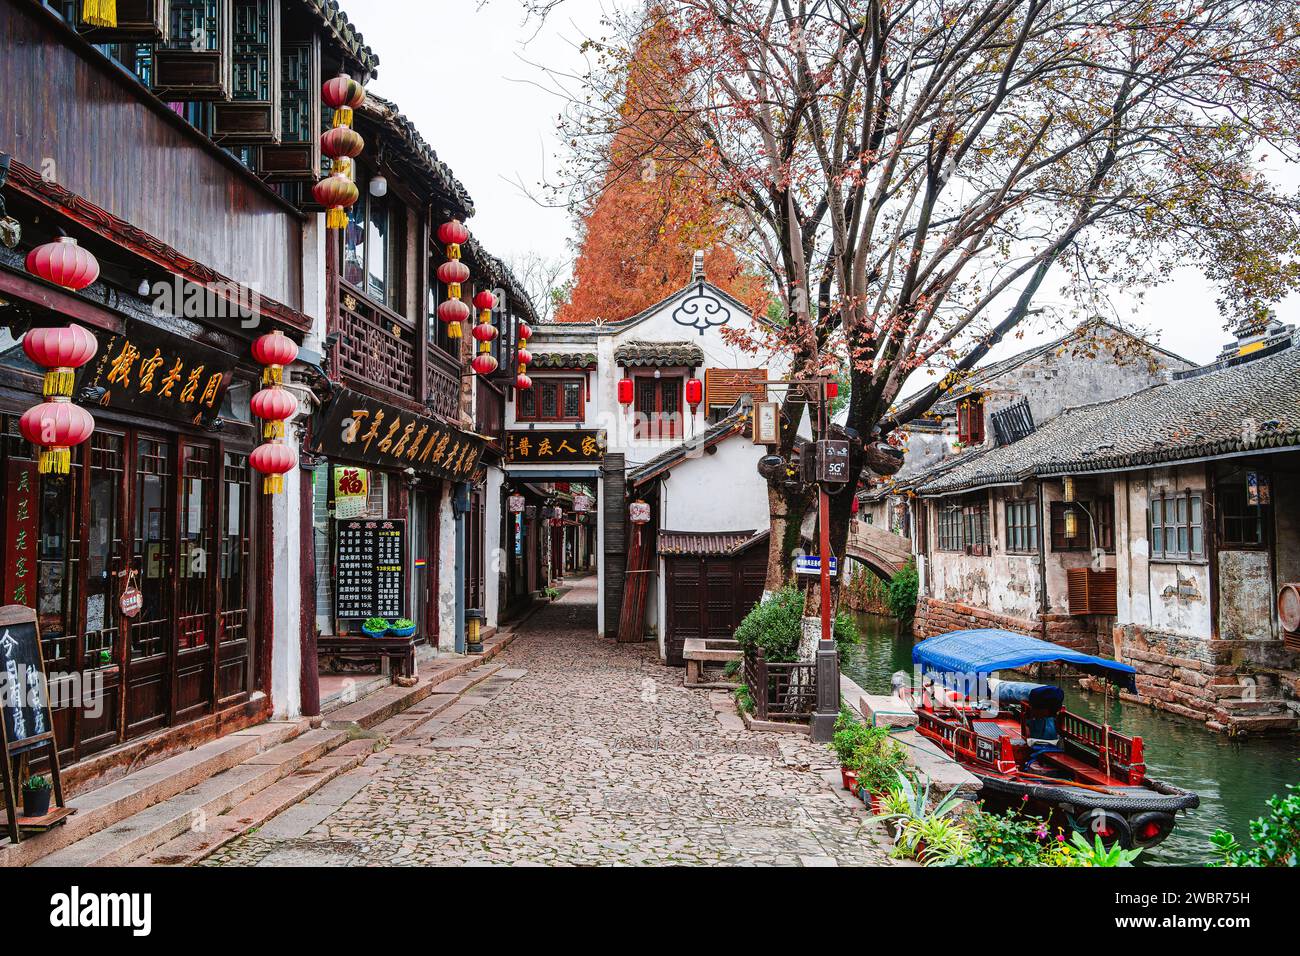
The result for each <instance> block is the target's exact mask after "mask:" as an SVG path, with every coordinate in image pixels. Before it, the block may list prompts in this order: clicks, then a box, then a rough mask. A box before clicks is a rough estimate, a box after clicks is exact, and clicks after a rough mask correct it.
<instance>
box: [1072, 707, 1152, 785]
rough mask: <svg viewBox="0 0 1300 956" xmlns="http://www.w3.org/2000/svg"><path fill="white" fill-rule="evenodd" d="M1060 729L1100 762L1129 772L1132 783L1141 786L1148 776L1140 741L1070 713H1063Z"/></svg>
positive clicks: (1139, 738)
mask: <svg viewBox="0 0 1300 956" xmlns="http://www.w3.org/2000/svg"><path fill="white" fill-rule="evenodd" d="M1057 729H1058V730H1059V732H1060V734H1061V736H1062V737H1063V738H1064V739H1065V740H1068V741H1073V742H1074V743H1076V744H1079V745H1081V746H1083V747H1086V748H1088V749H1089V750H1091V751H1092V752H1093V753H1095V754H1096V755H1097V758H1098V759H1099V760H1101V761H1103V762H1105V763H1108V764H1109V765H1110V766H1112V767H1115V768H1117V769H1119V768H1122V769H1124V770H1126V771H1128V775H1129V781H1130V782H1131V783H1135V784H1136V783H1141V782H1142V778H1143V777H1144V776H1145V775H1146V765H1145V763H1144V762H1143V755H1142V738H1141V737H1130V736H1128V735H1127V734H1122V733H1120V732H1119V731H1118V730H1115V729H1113V728H1112V727H1110V726H1108V725H1103V724H1098V723H1094V722H1093V721H1091V720H1088V719H1087V718H1084V717H1080V716H1079V715H1078V714H1072V713H1070V712H1069V711H1068V710H1066V711H1062V712H1061V716H1060V718H1059V720H1058V721H1057ZM1107 754H1109V760H1107Z"/></svg>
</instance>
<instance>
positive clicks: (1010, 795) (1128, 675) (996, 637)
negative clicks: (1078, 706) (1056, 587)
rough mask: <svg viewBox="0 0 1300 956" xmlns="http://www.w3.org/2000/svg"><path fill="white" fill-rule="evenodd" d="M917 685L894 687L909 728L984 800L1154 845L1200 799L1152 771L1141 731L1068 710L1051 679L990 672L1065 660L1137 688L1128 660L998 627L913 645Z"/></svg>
mask: <svg viewBox="0 0 1300 956" xmlns="http://www.w3.org/2000/svg"><path fill="white" fill-rule="evenodd" d="M912 660H913V661H914V662H915V663H916V664H918V665H920V673H921V687H920V688H919V689H915V690H913V689H908V688H902V689H901V690H903V691H904V693H905V696H908V695H910V697H911V699H910V700H909V701H908V702H909V703H910V704H912V706H913V707H914V708H915V710H916V713H917V719H918V723H917V728H916V729H917V732H918V733H920V734H921V735H922V736H924V737H927V738H928V739H930V740H932V741H934V742H935V743H936V744H938V745H939V746H940V747H941V748H943V750H944V751H945V752H946V753H947V754H948V755H949V756H951V757H952V758H953V759H954V760H956V761H957V762H958V763H960V764H961V765H962V766H963V767H965V768H966V769H968V770H969V771H970V772H971V773H973V774H974V775H975V776H976V777H978V778H979V779H980V781H981V782H982V783H983V789H982V791H981V799H983V800H984V801H985V802H986V803H987V804H990V805H993V806H995V807H998V806H1014V807H1018V808H1024V809H1026V810H1028V811H1029V812H1036V813H1039V814H1042V815H1045V816H1048V817H1050V818H1051V819H1052V820H1053V822H1054V823H1058V824H1060V825H1068V826H1069V827H1071V828H1073V829H1075V830H1079V831H1081V832H1085V833H1095V834H1097V835H1099V836H1100V837H1101V838H1102V840H1103V841H1104V842H1105V843H1107V844H1112V843H1115V842H1118V843H1119V844H1120V845H1121V846H1124V847H1125V848H1130V847H1134V846H1139V847H1151V846H1155V845H1156V844H1157V843H1160V842H1161V841H1162V840H1164V839H1165V838H1166V837H1167V836H1169V834H1170V833H1171V832H1172V831H1173V828H1174V822H1175V818H1176V814H1177V813H1178V811H1179V810H1189V809H1193V808H1195V807H1197V806H1199V805H1200V797H1198V796H1197V795H1196V794H1195V793H1192V792H1190V791H1187V790H1182V789H1180V788H1178V787H1175V786H1172V785H1171V784H1167V783H1162V782H1160V781H1158V780H1154V779H1152V778H1151V777H1148V776H1147V774H1146V764H1145V761H1144V759H1143V750H1144V745H1143V742H1142V738H1141V737H1130V736H1127V735H1125V734H1121V733H1119V732H1118V731H1116V730H1115V729H1113V728H1112V727H1110V726H1109V725H1103V724H1097V723H1094V722H1093V721H1090V720H1086V719H1085V718H1083V717H1080V716H1078V715H1077V714H1072V713H1070V712H1069V711H1068V710H1066V709H1065V708H1064V706H1063V705H1064V700H1065V692H1064V691H1062V690H1061V688H1059V687H1056V686H1053V685H1051V684H1037V683H1027V682H1017V681H1003V680H999V679H998V678H996V677H993V676H992V675H993V674H995V673H998V672H1001V671H1006V670H1012V669H1016V668H1022V667H1026V666H1028V665H1031V664H1040V663H1055V664H1065V665H1068V666H1070V667H1071V668H1074V669H1076V670H1079V671H1082V672H1083V673H1086V674H1091V675H1093V676H1096V677H1101V678H1104V679H1105V680H1107V681H1110V682H1111V683H1118V684H1120V685H1121V686H1124V687H1127V688H1128V689H1130V690H1131V689H1133V685H1134V679H1135V676H1136V671H1135V670H1134V669H1133V668H1132V667H1130V666H1128V665H1127V664H1121V663H1119V662H1117V661H1112V660H1107V659H1105V658H1101V657H1093V656H1092V655H1089V654H1082V653H1079V652H1078V651H1073V650H1070V649H1068V648H1064V647H1060V646H1058V645H1056V644H1051V643H1048V642H1047V641H1041V640H1038V639H1037V638H1033V637H1027V636H1025V635H1023V634H1016V633H1014V632H1012V631H1002V630H993V629H987V630H973V631H953V632H951V633H949V634H943V635H940V636H939V637H933V638H930V639H929V640H926V641H922V642H921V643H920V644H917V645H916V647H914V648H913V649H912Z"/></svg>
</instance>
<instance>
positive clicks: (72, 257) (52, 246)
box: [27, 236, 99, 292]
mask: <svg viewBox="0 0 1300 956" xmlns="http://www.w3.org/2000/svg"><path fill="white" fill-rule="evenodd" d="M27 271H28V272H30V273H31V274H32V275H34V276H36V277H38V278H41V279H44V280H45V281H46V282H53V283H54V284H55V285H61V286H63V288H65V289H71V290H72V291H73V292H80V291H81V290H82V289H84V288H85V287H86V286H88V285H90V284H91V283H92V282H94V281H95V280H96V279H98V278H99V261H98V260H97V259H96V258H95V257H94V256H93V255H92V254H91V253H90V250H89V249H83V248H81V246H79V245H77V240H76V239H73V238H72V237H71V236H60V237H59V238H58V239H56V240H55V241H54V242H47V243H45V244H44V245H41V246H37V247H36V248H35V249H33V250H32V251H31V252H29V253H27Z"/></svg>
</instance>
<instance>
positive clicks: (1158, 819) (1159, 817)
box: [1128, 811, 1174, 847]
mask: <svg viewBox="0 0 1300 956" xmlns="http://www.w3.org/2000/svg"><path fill="white" fill-rule="evenodd" d="M1128 826H1129V830H1130V831H1131V832H1132V834H1133V841H1134V844H1135V845H1137V846H1140V847H1153V846H1155V845H1156V844H1158V843H1163V842H1164V839H1165V837H1167V836H1169V834H1171V833H1173V832H1174V815H1173V814H1172V813H1160V812H1158V811H1152V812H1149V813H1139V814H1137V815H1136V816H1134V817H1132V818H1131V819H1130V820H1129V821H1128Z"/></svg>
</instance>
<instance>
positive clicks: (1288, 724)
mask: <svg viewBox="0 0 1300 956" xmlns="http://www.w3.org/2000/svg"><path fill="white" fill-rule="evenodd" d="M1220 720H1221V721H1222V723H1223V724H1224V726H1226V727H1227V728H1228V733H1229V734H1262V733H1272V732H1274V731H1282V730H1295V729H1296V727H1297V724H1298V723H1300V722H1298V721H1297V720H1296V718H1295V716H1294V715H1292V714H1290V713H1288V714H1286V715H1285V716H1283V715H1281V714H1278V715H1270V716H1258V717H1254V716H1247V717H1238V716H1225V717H1221V718H1220Z"/></svg>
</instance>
